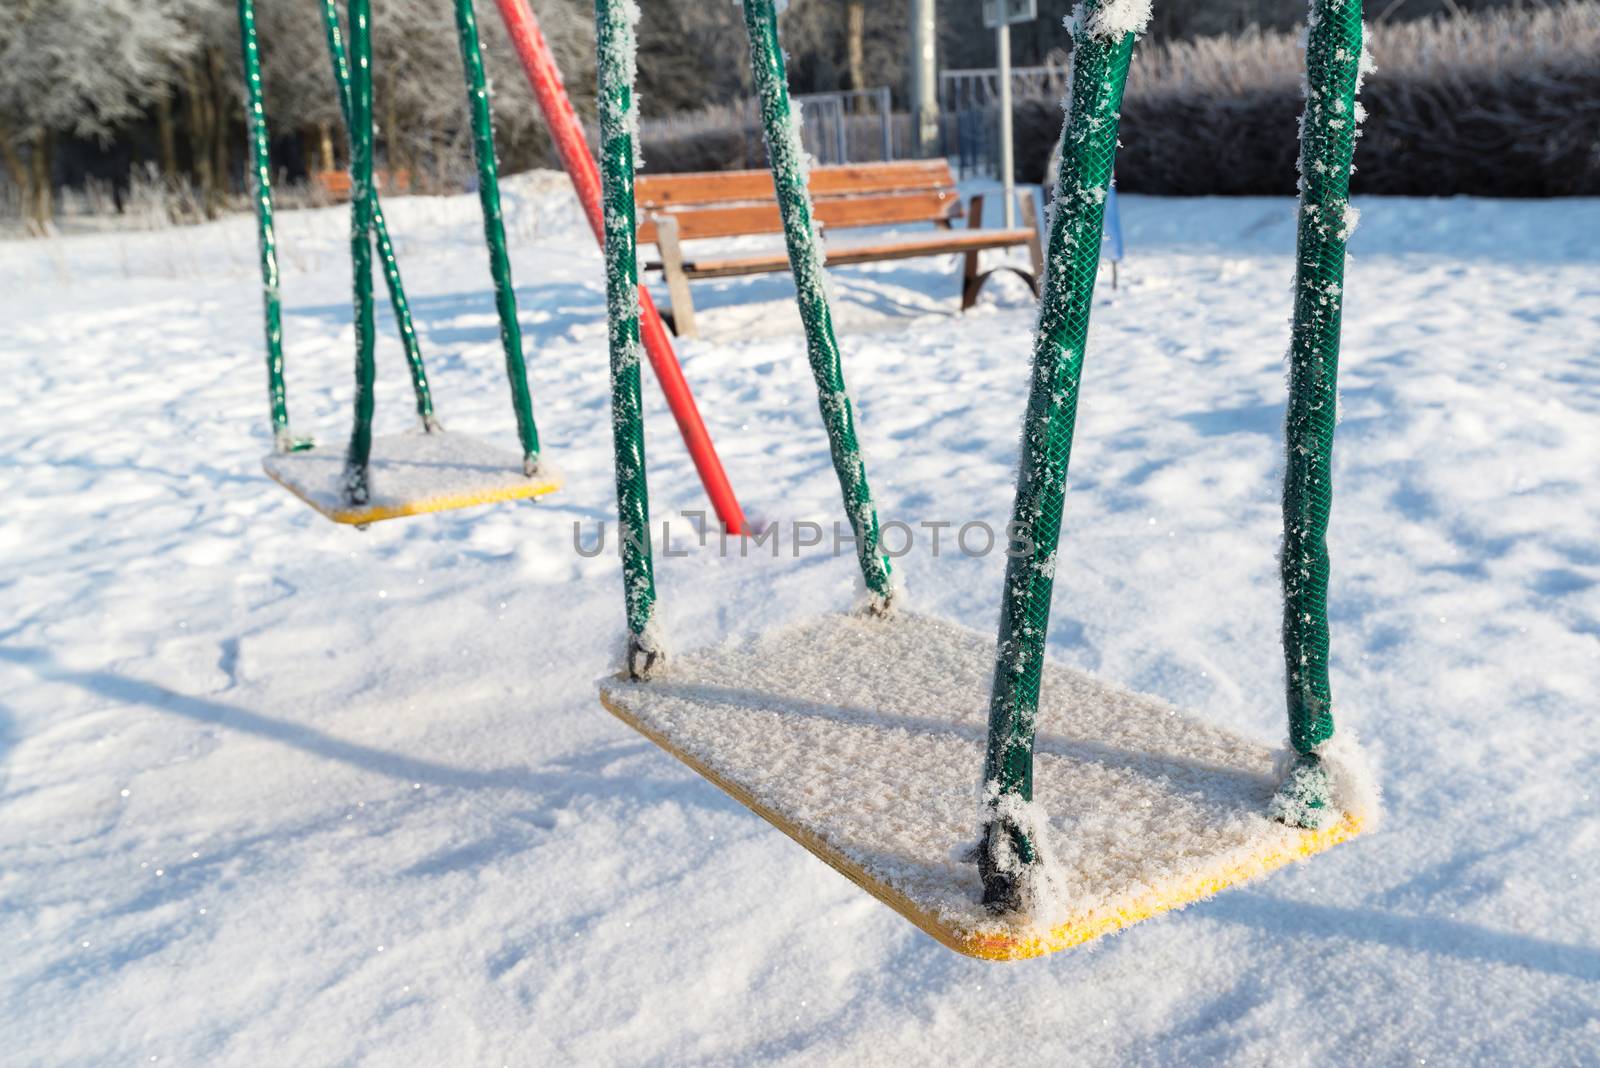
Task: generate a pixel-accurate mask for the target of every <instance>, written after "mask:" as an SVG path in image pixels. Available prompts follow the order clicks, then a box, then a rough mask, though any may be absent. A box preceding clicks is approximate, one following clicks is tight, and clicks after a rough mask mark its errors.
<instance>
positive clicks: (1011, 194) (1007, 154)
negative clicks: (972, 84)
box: [983, 0, 1039, 230]
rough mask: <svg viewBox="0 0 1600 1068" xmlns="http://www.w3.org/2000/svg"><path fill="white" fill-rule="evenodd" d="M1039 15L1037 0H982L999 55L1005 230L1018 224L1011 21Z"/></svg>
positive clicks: (985, 24) (986, 24) (986, 25)
mask: <svg viewBox="0 0 1600 1068" xmlns="http://www.w3.org/2000/svg"><path fill="white" fill-rule="evenodd" d="M1038 17H1039V4H1038V0H983V24H984V26H985V27H987V28H988V29H991V30H993V31H994V44H995V51H996V52H998V53H999V55H1000V181H1001V182H1002V183H1003V184H1004V186H1005V193H1004V199H1003V201H1002V203H1003V204H1004V208H1003V209H1002V210H1003V211H1004V215H1005V225H1006V228H1007V229H1008V230H1009V229H1010V228H1011V227H1013V226H1015V225H1016V224H1017V214H1016V213H1017V191H1016V188H1015V183H1016V179H1015V177H1014V176H1013V174H1012V172H1013V171H1014V170H1015V169H1016V168H1015V165H1014V164H1013V162H1012V148H1011V24H1012V23H1013V22H1032V21H1033V20H1034V19H1036V18H1038Z"/></svg>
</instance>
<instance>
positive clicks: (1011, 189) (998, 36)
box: [994, 22, 1017, 230]
mask: <svg viewBox="0 0 1600 1068" xmlns="http://www.w3.org/2000/svg"><path fill="white" fill-rule="evenodd" d="M994 44H995V48H996V49H997V50H998V51H999V53H1000V183H1001V185H1002V186H1003V188H1004V189H1005V194H1004V197H1005V199H1004V200H1003V201H1002V203H1003V204H1004V205H1005V207H1004V208H1003V209H1002V212H1001V214H1002V216H1003V217H1004V219H1005V226H1006V229H1007V230H1009V229H1011V228H1012V227H1013V226H1015V225H1017V190H1016V178H1015V176H1014V175H1013V174H1012V171H1013V170H1015V167H1014V165H1013V163H1012V157H1011V24H1010V23H1008V22H1002V23H1001V24H1000V28H999V29H997V30H995V31H994Z"/></svg>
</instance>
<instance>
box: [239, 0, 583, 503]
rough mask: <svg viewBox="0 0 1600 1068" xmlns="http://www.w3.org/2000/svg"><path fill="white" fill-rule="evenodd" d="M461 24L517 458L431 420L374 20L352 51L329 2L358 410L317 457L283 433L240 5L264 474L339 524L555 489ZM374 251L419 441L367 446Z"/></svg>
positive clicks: (251, 82)
mask: <svg viewBox="0 0 1600 1068" xmlns="http://www.w3.org/2000/svg"><path fill="white" fill-rule="evenodd" d="M457 14H458V16H459V17H458V20H457V24H456V32H457V34H458V36H459V38H460V45H461V56H462V61H463V66H464V68H465V71H466V76H467V89H468V93H467V99H468V104H469V107H470V109H471V124H472V129H473V154H474V156H475V157H476V159H477V164H478V198H479V202H480V205H481V207H482V211H483V224H484V239H485V243H486V244H487V245H488V252H489V272H490V274H491V276H492V277H493V279H494V290H495V315H496V317H497V318H498V319H499V323H500V346H501V349H502V350H503V352H504V355H505V367H506V378H507V384H508V385H509V386H510V393H511V408H512V412H513V414H514V416H515V418H516V426H517V441H518V444H519V445H520V446H521V450H520V454H514V453H511V452H508V451H506V450H504V449H498V448H495V447H494V446H492V445H489V444H486V443H485V442H482V441H480V440H478V439H476V438H472V437H468V436H467V435H465V434H457V433H446V432H445V431H444V428H443V427H442V426H441V425H440V422H439V420H438V419H437V418H436V417H435V415H434V408H433V390H432V387H431V386H430V385H429V382H428V372H427V368H426V367H425V366H424V364H423V359H422V347H421V343H420V341H419V338H418V334H417V330H416V325H415V323H414V322H413V321H412V317H411V305H410V303H409V301H408V300H407V298H406V294H405V286H404V283H403V282H402V280H401V277H400V264H399V260H398V259H397V258H396V256H395V250H394V243H393V242H392V241H391V240H390V238H389V227H388V223H387V222H386V221H385V219H384V215H383V208H382V205H381V203H380V201H379V195H378V189H377V186H376V184H375V183H374V181H373V162H372V131H373V125H372V35H371V32H370V29H371V13H370V12H369V11H365V10H364V9H363V10H362V11H361V12H360V15H359V17H357V14H355V13H352V14H351V16H350V35H349V47H348V48H346V45H345V31H344V28H343V27H342V26H341V25H340V22H339V19H338V12H337V9H336V7H335V5H334V4H332V3H331V2H330V3H328V4H326V5H323V8H322V16H323V23H324V29H325V30H326V31H327V41H328V58H329V61H330V62H331V64H332V66H333V75H334V83H335V85H336V86H337V87H338V96H339V110H340V113H341V115H342V116H343V117H344V123H345V127H346V130H347V131H348V133H349V136H350V172H349V188H350V190H351V191H352V195H351V198H350V260H351V274H352V281H353V286H352V289H353V297H354V305H355V314H354V326H355V357H356V358H355V372H356V374H355V377H356V389H355V403H354V409H355V411H354V421H353V426H352V428H351V433H350V438H349V444H348V446H347V447H346V448H343V449H336V448H320V449H319V448H314V447H312V443H311V441H310V440H309V439H302V438H297V437H295V436H294V435H293V434H291V433H290V430H289V408H288V398H287V389H286V386H285V382H284V355H283V310H282V306H281V300H280V295H279V288H280V285H279V283H280V278H279V271H278V252H277V235H276V229H275V227H274V225H273V216H272V165H271V159H270V156H269V153H268V148H269V146H270V143H271V138H270V137H269V135H268V131H267V123H266V111H265V107H264V104H263V100H262V94H261V89H262V84H263V83H262V75H261V56H260V50H259V48H258V43H257V39H256V22H255V5H254V2H253V0H239V29H240V42H241V44H242V46H243V65H244V72H245V78H244V82H245V99H246V109H245V112H246V116H247V117H248V120H249V124H250V135H251V136H250V140H251V146H252V166H251V171H252V173H253V174H254V177H255V185H256V189H255V194H256V195H255V197H254V201H255V208H256V236H257V240H258V242H259V245H260V249H261V293H262V301H263V309H264V312H265V316H264V318H265V326H266V342H267V346H266V348H267V394H268V400H269V402H270V405H271V412H272V438H273V452H272V453H271V454H269V455H268V456H267V457H266V458H265V459H263V460H262V463H261V465H262V467H263V468H265V469H266V472H267V474H268V475H269V476H270V477H271V478H272V479H273V480H274V481H276V482H278V483H279V484H280V485H282V486H284V487H285V488H286V489H288V490H289V492H291V493H293V494H294V495H295V496H296V497H298V498H299V499H300V500H302V501H304V502H305V503H307V504H309V505H310V506H311V507H313V508H315V509H316V510H317V511H318V512H320V513H322V514H323V515H325V516H327V517H328V518H329V519H331V520H333V521H334V522H336V523H347V524H351V525H354V526H358V527H364V526H366V525H367V524H369V523H376V522H378V521H379V520H383V519H397V518H400V517H401V516H408V515H421V514H423V513H426V512H441V511H446V510H448V509H454V508H469V507H472V506H474V505H480V504H490V503H493V502H496V501H511V500H519V499H524V498H530V497H542V496H544V495H545V494H547V493H553V492H555V491H556V490H558V489H560V488H561V480H560V477H559V476H558V475H557V474H556V473H555V471H554V470H553V469H552V468H551V467H550V465H549V463H548V461H545V460H544V459H543V458H542V456H541V454H540V448H539V431H538V427H537V426H536V425H535V423H534V418H533V399H532V395H531V393H530V391H529V388H528V374H527V366H526V363H525V361H524V359H523V354H522V328H521V326H520V325H519V323H518V321H517V299H516V290H515V288H514V286H513V285H512V279H511V262H510V259H509V256H508V253H507V249H506V234H505V222H504V219H503V214H502V211H501V206H500V186H499V177H498V173H499V172H498V166H499V165H498V163H497V162H496V159H495V154H494V131H493V128H492V126H491V123H490V101H489V92H488V82H487V77H486V75H485V73H484V68H483V61H482V55H481V49H480V46H479V42H478V31H477V23H476V21H475V19H474V18H473V16H472V5H471V4H470V3H466V2H462V3H458V4H457ZM362 191H364V195H363V193H362ZM374 246H376V249H377V259H378V261H379V266H380V267H381V269H382V273H383V279H384V283H385V285H386V286H387V288H388V290H389V302H390V304H391V305H392V306H393V308H394V323H395V328H396V330H397V332H398V333H399V335H400V344H401V347H402V348H403V349H404V352H405V359H406V366H407V368H408V370H409V372H410V377H411V389H412V392H413V393H414V394H415V396H416V411H417V419H418V421H419V423H420V424H421V426H420V430H419V431H418V432H417V433H412V434H401V435H394V436H386V437H374V435H373V428H372V420H373V414H374V413H373V409H374V406H375V405H374V396H373V387H374V384H375V380H376V376H377V364H376V358H375V345H376V330H375V326H374V323H375V318H374V316H375V311H374V306H373V283H372V271H373V249H374Z"/></svg>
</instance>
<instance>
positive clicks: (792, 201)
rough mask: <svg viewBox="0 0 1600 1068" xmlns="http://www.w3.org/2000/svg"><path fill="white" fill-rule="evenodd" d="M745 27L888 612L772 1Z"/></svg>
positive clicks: (836, 455) (818, 365) (831, 443)
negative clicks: (790, 105)
mask: <svg viewBox="0 0 1600 1068" xmlns="http://www.w3.org/2000/svg"><path fill="white" fill-rule="evenodd" d="M744 25H745V30H746V32H747V33H748V34H749V37H750V62H751V66H752V68H753V70H754V72H755V81H756V88H757V90H758V91H759V92H760V95H761V125H762V127H763V129H764V130H765V132H766V140H767V158H768V161H769V163H770V165H771V167H772V181H773V185H774V186H775V187H776V190H777V198H778V210H779V212H780V213H781V215H782V217H783V239H784V243H785V244H786V245H787V246H788V250H789V269H790V271H791V272H792V273H793V275H794V285H795V298H796V301H797V303H798V304H799V308H800V319H801V321H802V322H803V323H804V325H805V331H806V355H807V357H808V358H809V359H810V362H811V375H812V377H813V378H814V379H815V380H816V384H817V401H818V404H819V405H820V406H821V409H822V422H823V426H824V427H826V429H827V432H828V448H829V451H830V452H831V453H832V454H833V469H834V472H835V473H836V474H837V475H838V477H839V489H840V491H841V493H842V494H843V496H844V507H845V514H846V515H847V516H848V517H849V519H850V526H851V528H852V529H853V531H854V534H855V545H856V558H857V560H858V561H859V562H860V564H861V575H862V578H863V580H864V581H865V582H866V587H867V590H868V594H869V596H870V597H871V599H872V603H873V606H874V607H875V608H877V609H879V610H881V609H884V608H887V607H888V605H889V601H890V599H891V597H892V586H891V583H890V568H889V559H888V557H887V556H885V555H884V553H883V547H882V544H881V535H880V532H879V528H878V510H877V507H876V506H875V505H874V504H873V500H872V490H871V488H870V487H869V486H868V485H867V465H866V462H865V461H864V460H863V459H862V456H861V447H860V445H859V444H858V442H857V440H856V427H855V412H854V409H853V407H852V406H851V404H850V397H849V395H848V394H847V393H846V392H845V384H844V366H843V364H842V362H841V360H840V357H839V342H838V341H837V339H836V338H835V337H834V332H833V312H832V310H831V309H830V308H829V306H828V293H827V285H826V280H825V278H824V275H823V263H822V251H821V247H820V242H819V240H818V238H817V232H816V229H815V227H814V225H813V222H812V217H811V194H810V191H809V190H808V189H807V187H806V156H805V149H804V148H803V147H802V145H801V143H800V130H799V125H798V123H797V122H796V121H795V116H794V115H793V114H792V112H791V111H790V107H789V80H788V75H787V74H786V72H785V70H784V61H783V50H782V48H780V47H779V44H778V15H777V11H776V10H775V8H774V6H773V2H772V0H744Z"/></svg>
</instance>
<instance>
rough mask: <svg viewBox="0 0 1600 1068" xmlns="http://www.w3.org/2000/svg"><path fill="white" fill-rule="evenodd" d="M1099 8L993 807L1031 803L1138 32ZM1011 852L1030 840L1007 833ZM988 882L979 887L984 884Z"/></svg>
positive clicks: (1065, 160) (1010, 580)
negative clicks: (1109, 204)
mask: <svg viewBox="0 0 1600 1068" xmlns="http://www.w3.org/2000/svg"><path fill="white" fill-rule="evenodd" d="M1098 6H1099V4H1098V3H1097V2H1096V0H1089V2H1088V3H1086V4H1085V5H1084V9H1083V12H1082V14H1081V16H1080V18H1079V25H1078V27H1077V29H1076V30H1075V31H1074V47H1073V51H1072V90H1071V98H1070V101H1069V103H1068V110H1067V117H1066V123H1065V125H1064V127H1063V128H1062V133H1061V173H1060V177H1059V179H1058V184H1057V186H1056V190H1055V202H1054V210H1053V215H1052V222H1051V226H1050V240H1049V253H1048V257H1047V260H1048V266H1047V271H1046V275H1045V282H1044V293H1043V296H1042V297H1041V301H1040V309H1039V325H1038V331H1037V333H1036V334H1035V336H1034V344H1033V378H1032V382H1031V385H1030V388H1029V393H1028V407H1027V415H1026V417H1025V420H1024V423H1023V431H1022V446H1021V457H1020V460H1019V463H1018V473H1017V494H1016V500H1015V503H1014V505H1013V508H1012V516H1011V518H1012V522H1013V524H1015V526H1014V527H1013V529H1014V530H1017V531H1023V532H1026V537H1027V540H1028V541H1031V543H1032V545H1031V548H1030V547H1028V546H1026V545H1024V546H1022V548H1027V549H1028V551H1027V552H1025V553H1024V552H1017V553H1016V554H1015V555H1012V556H1011V558H1010V559H1009V560H1008V561H1007V564H1006V578H1005V589H1004V593H1003V597H1002V600H1001V608H1000V634H999V642H998V651H997V655H996V661H995V672H994V689H993V693H992V696H991V698H990V706H989V742H988V748H987V752H986V754H985V760H984V780H985V783H986V789H987V790H988V792H989V794H990V796H991V797H993V798H995V799H996V800H997V801H998V800H999V799H1001V798H1005V797H1020V798H1021V799H1023V800H1025V801H1026V800H1031V799H1032V797H1033V735H1034V717H1035V715H1036V713H1037V711H1038V705H1039V683H1040V678H1041V676H1042V674H1043V671H1044V654H1045V639H1046V636H1047V632H1048V629H1049V626H1050V596H1051V592H1052V590H1053V588H1054V580H1055V574H1056V567H1057V563H1058V557H1057V555H1056V550H1057V543H1058V542H1059V540H1060V534H1061V512H1062V505H1063V502H1064V499H1065V496H1066V486H1067V465H1068V461H1069V460H1070V458H1071V455H1072V434H1073V427H1074V424H1075V422H1076V419H1077V410H1078V386H1079V381H1080V379H1081V376H1082V371H1083V358H1084V347H1085V342H1086V340H1087V337H1088V333H1089V311H1090V306H1091V303H1092V299H1093V296H1094V283H1095V275H1096V273H1097V271H1098V269H1099V264H1100V235H1101V227H1102V224H1103V221H1104V217H1105V199H1106V191H1107V189H1108V188H1109V187H1110V184H1111V171H1112V164H1113V161H1114V159H1115V156H1116V150H1117V120H1118V112H1119V111H1120V110H1121V105H1122V90H1123V85H1124V83H1125V82H1126V80H1127V75H1128V61H1129V57H1130V56H1131V55H1132V52H1133V43H1134V38H1135V36H1136V35H1135V34H1133V33H1123V34H1121V35H1120V36H1119V37H1116V38H1115V39H1111V40H1107V39H1103V38H1102V37H1100V36H1098V35H1096V34H1094V33H1091V32H1090V31H1089V30H1088V29H1086V28H1085V26H1086V25H1092V24H1093V23H1092V19H1093V16H1094V13H1095V11H1096V9H1097V8H1098ZM1005 830H1006V831H1007V832H1009V835H1010V837H1011V839H1012V844H1013V845H1014V847H1015V849H1016V852H1017V855H1018V856H1019V857H1020V858H1021V859H1022V860H1023V861H1024V862H1031V861H1032V859H1033V856H1034V850H1033V846H1032V843H1031V842H1029V841H1028V839H1027V837H1026V835H1024V834H1023V833H1022V831H1021V830H1020V829H1018V828H1017V827H1015V826H1011V825H1007V826H1006V827H1005ZM987 881H988V880H987V879H986V883H987Z"/></svg>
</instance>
